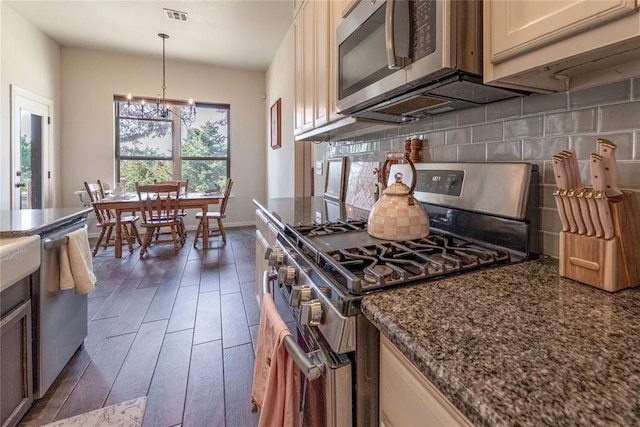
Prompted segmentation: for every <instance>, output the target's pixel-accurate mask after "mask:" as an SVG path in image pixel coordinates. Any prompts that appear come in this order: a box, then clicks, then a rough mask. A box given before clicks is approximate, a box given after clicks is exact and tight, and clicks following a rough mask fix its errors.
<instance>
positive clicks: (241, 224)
mask: <svg viewBox="0 0 640 427" xmlns="http://www.w3.org/2000/svg"><path fill="white" fill-rule="evenodd" d="M255 225H256V223H255V221H240V222H228V223H227V222H225V223H224V228H225V229H230V228H239V227H251V226H253V227H255ZM196 228H197V225H193V226H188V227H187V231H193V232H195V231H196ZM142 233H144V231H142ZM88 235H89V238H90V239H97V238H98V236H99V235H100V232H99V231H97V232H94V233H88Z"/></svg>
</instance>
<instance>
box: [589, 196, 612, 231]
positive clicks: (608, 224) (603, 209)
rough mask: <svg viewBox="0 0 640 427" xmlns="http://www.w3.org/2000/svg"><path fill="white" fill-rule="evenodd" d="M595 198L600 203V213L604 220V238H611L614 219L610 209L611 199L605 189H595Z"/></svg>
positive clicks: (602, 220)
mask: <svg viewBox="0 0 640 427" xmlns="http://www.w3.org/2000/svg"><path fill="white" fill-rule="evenodd" d="M593 198H594V199H595V201H596V203H597V204H598V212H599V213H600V221H601V222H602V230H603V232H604V236H603V237H604V238H605V239H607V240H609V239H611V238H612V237H613V221H612V220H611V211H610V209H609V201H608V200H607V196H606V193H605V192H604V191H595V192H594V193H593Z"/></svg>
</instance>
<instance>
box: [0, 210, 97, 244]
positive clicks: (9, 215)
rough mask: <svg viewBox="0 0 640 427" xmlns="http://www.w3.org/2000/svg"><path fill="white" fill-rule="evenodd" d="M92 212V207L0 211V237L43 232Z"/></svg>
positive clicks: (7, 237)
mask: <svg viewBox="0 0 640 427" xmlns="http://www.w3.org/2000/svg"><path fill="white" fill-rule="evenodd" d="M91 212H93V208H92V207H76V208H48V209H28V210H25V211H19V210H17V211H0V238H3V239H9V238H15V237H24V236H32V235H34V234H40V235H42V234H45V233H47V232H48V231H49V230H51V229H53V228H56V227H57V226H59V225H60V224H62V223H64V222H67V221H71V220H73V219H75V218H78V217H82V216H86V215H88V214H89V213H91Z"/></svg>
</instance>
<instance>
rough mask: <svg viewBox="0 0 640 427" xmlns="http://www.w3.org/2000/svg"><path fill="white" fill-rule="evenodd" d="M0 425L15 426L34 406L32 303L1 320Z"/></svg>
mask: <svg viewBox="0 0 640 427" xmlns="http://www.w3.org/2000/svg"><path fill="white" fill-rule="evenodd" d="M0 360H1V361H2V362H1V363H0V378H2V381H0V396H2V399H0V423H1V424H2V425H3V426H15V425H17V424H18V422H19V421H20V419H21V418H22V417H23V416H24V414H26V413H27V411H28V410H29V408H30V407H31V403H32V402H33V377H32V375H33V374H32V364H33V358H32V355H31V301H30V300H29V301H27V302H25V303H23V304H22V305H21V306H20V307H18V308H16V309H15V310H13V311H12V312H10V313H9V314H7V315H6V316H4V317H3V318H2V320H0Z"/></svg>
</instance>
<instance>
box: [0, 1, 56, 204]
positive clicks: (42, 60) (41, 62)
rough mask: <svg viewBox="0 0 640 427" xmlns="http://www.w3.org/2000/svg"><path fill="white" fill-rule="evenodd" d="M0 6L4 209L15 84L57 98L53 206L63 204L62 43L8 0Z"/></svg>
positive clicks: (0, 162) (0, 150)
mask: <svg viewBox="0 0 640 427" xmlns="http://www.w3.org/2000/svg"><path fill="white" fill-rule="evenodd" d="M0 10H1V17H0V23H1V25H0V33H1V36H0V39H1V41H0V45H1V49H2V50H1V56H2V60H1V61H0V64H1V65H0V209H2V210H6V209H10V193H11V173H12V172H11V139H10V117H11V114H10V113H11V111H10V108H11V106H10V86H11V85H15V86H18V87H20V88H21V89H24V90H27V91H29V92H31V93H34V94H36V95H39V96H41V97H44V98H47V99H50V100H52V101H53V111H52V125H51V126H52V128H51V136H52V150H53V156H52V160H53V163H52V164H51V165H50V166H51V174H52V177H51V179H52V184H51V185H52V186H53V188H52V190H53V191H52V206H60V205H61V202H60V199H59V197H58V195H59V194H60V184H61V180H60V177H59V175H58V171H59V170H60V163H59V159H60V157H61V155H60V154H61V146H60V129H61V127H60V116H61V115H60V111H61V109H60V47H59V46H58V44H57V43H55V42H53V41H52V40H51V39H49V38H48V37H47V36H46V35H45V34H44V33H43V32H41V31H40V30H38V29H37V28H36V27H34V26H33V25H32V24H31V23H29V22H28V21H26V20H25V19H24V18H23V17H22V16H21V15H19V14H18V13H16V12H15V11H14V10H13V9H12V8H11V7H10V6H9V5H7V4H6V3H5V2H0Z"/></svg>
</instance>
